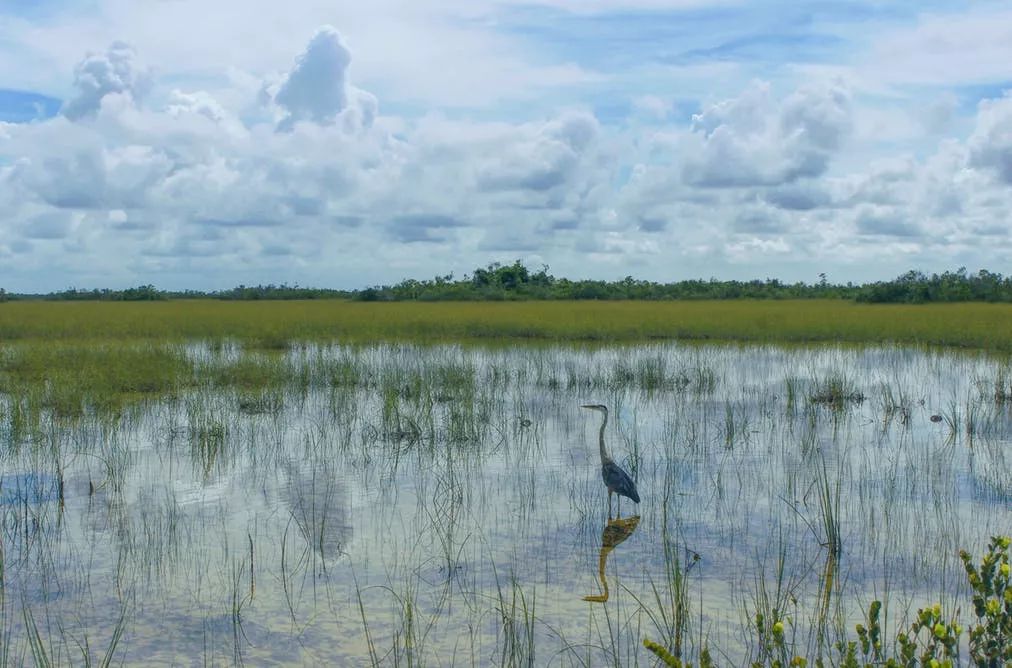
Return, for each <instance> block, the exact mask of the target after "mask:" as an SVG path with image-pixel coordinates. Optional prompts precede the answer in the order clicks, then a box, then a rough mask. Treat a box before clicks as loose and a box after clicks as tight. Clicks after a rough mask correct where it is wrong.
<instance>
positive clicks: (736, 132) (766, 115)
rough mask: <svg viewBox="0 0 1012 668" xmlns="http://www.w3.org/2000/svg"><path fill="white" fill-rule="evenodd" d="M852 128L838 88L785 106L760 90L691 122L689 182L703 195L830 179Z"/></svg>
mask: <svg viewBox="0 0 1012 668" xmlns="http://www.w3.org/2000/svg"><path fill="white" fill-rule="evenodd" d="M850 127H851V109H850V95H849V93H848V92H847V90H846V89H845V88H843V87H842V86H841V85H839V84H827V85H821V86H813V87H807V88H801V89H799V90H797V91H795V92H794V93H792V94H791V95H789V96H788V97H787V98H786V99H784V100H783V101H778V100H776V99H774V97H773V94H772V90H771V88H770V85H769V84H767V83H763V82H755V83H753V84H752V85H751V86H749V87H748V88H747V89H746V90H745V91H744V92H742V94H741V95H740V96H738V97H737V98H733V99H729V100H725V101H722V102H719V103H716V104H713V105H711V106H709V107H707V108H706V109H704V110H703V111H702V112H700V113H699V114H695V115H694V116H693V117H692V126H691V129H692V133H691V136H690V139H689V141H687V142H686V146H685V154H686V158H685V165H684V170H683V178H684V180H685V181H686V182H687V183H689V184H691V185H694V186H702V187H743V186H758V185H777V184H781V183H789V182H791V181H795V180H797V179H799V178H804V177H809V178H810V177H817V176H820V175H822V174H823V173H825V171H826V169H827V167H828V165H829V161H830V159H831V158H832V157H833V155H834V154H835V153H836V152H837V151H838V150H839V149H840V145H841V143H842V141H843V139H844V137H845V136H846V135H847V133H848V132H849V130H850Z"/></svg>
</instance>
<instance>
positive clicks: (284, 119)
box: [0, 0, 1012, 292]
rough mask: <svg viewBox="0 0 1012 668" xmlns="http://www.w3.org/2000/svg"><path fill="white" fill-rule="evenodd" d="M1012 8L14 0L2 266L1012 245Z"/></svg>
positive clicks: (470, 261)
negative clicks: (1011, 225)
mask: <svg viewBox="0 0 1012 668" xmlns="http://www.w3.org/2000/svg"><path fill="white" fill-rule="evenodd" d="M1010 221H1012V7H1009V6H1008V5H1007V3H1004V2H993V3H992V2H972V1H971V2H933V1H930V0H928V1H922V2H882V1H880V0H862V1H858V2H820V1H813V2H803V3H799V2H794V1H790V2H788V1H786V0H785V1H779V0H770V1H765V2H758V1H741V2H738V1H735V0H622V1H618V0H523V1H520V0H371V1H370V2H368V3H366V2H358V3H355V2H334V1H333V0H286V1H285V2H276V1H275V0H271V1H265V0H215V2H206V0H2V2H0V287H2V288H5V289H7V290H8V291H14V292H48V291H53V290H62V289H66V288H68V287H77V288H95V287H100V288H124V287H129V286H136V285H142V284H154V285H155V286H156V287H159V288H162V289H204V290H216V289H227V288H231V287H233V286H236V285H240V284H245V285H256V284H268V283H274V284H280V283H287V284H289V285H293V284H298V285H304V286H317V287H331V288H364V287H367V286H371V285H382V284H390V283H395V282H398V281H400V280H403V279H405V278H430V277H432V276H435V275H445V274H448V273H451V272H452V273H453V274H454V275H455V276H456V277H462V276H464V275H465V274H467V273H468V272H471V271H472V270H473V269H474V268H476V267H482V266H485V265H487V264H489V263H491V262H502V263H512V262H513V261H515V260H517V259H519V260H521V261H522V262H524V263H525V264H526V265H527V266H529V267H531V268H535V269H540V268H541V267H542V266H543V265H548V266H549V271H550V272H551V273H552V274H554V275H555V276H565V277H568V278H574V279H577V278H597V279H608V280H614V279H620V278H622V277H625V276H633V277H635V278H638V279H648V280H654V281H662V282H669V281H677V280H683V279H690V278H718V279H752V278H779V279H781V280H787V281H805V282H808V283H814V282H817V281H818V280H819V278H820V274H825V275H826V276H827V278H828V279H829V280H830V281H832V282H847V281H853V282H856V283H863V282H868V281H876V280H885V279H890V278H893V277H896V276H898V275H900V274H902V273H904V272H906V271H907V270H910V269H918V270H921V271H926V272H928V273H931V272H941V271H946V270H955V269H957V268H959V267H964V266H965V267H967V268H968V269H969V270H970V271H976V270H978V269H988V270H991V271H997V272H1000V273H1002V274H1008V273H1012V267H1010V258H1012V235H1010V234H1009V232H1010V230H1009V227H1010Z"/></svg>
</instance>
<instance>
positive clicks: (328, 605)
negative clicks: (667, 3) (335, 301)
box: [0, 342, 1012, 666]
mask: <svg viewBox="0 0 1012 668" xmlns="http://www.w3.org/2000/svg"><path fill="white" fill-rule="evenodd" d="M67 345H69V344H67ZM49 348H50V349H49V354H50V355H51V357H48V358H46V359H47V360H48V361H47V362H45V363H44V364H42V363H38V362H37V363H38V364H41V366H42V367H44V368H43V369H40V370H39V371H38V373H35V372H33V371H32V369H33V368H34V367H33V366H32V364H33V363H32V362H31V361H30V360H29V359H28V358H30V357H31V355H32V354H39V353H38V351H37V350H36V351H35V352H32V353H31V354H29V352H26V351H28V350H29V349H32V350H34V349H33V348H32V347H31V345H27V347H22V348H19V347H18V345H17V344H15V345H9V346H7V347H6V348H5V349H4V351H3V378H4V382H5V393H4V394H3V398H2V402H0V416H2V417H0V439H2V441H3V450H2V459H0V470H2V477H0V519H2V526H0V530H2V547H3V552H2V566H3V568H2V579H0V584H2V587H0V614H2V616H0V624H2V628H0V633H2V639H3V652H2V654H3V655H2V657H0V659H2V662H3V663H4V664H5V665H10V664H13V665H18V664H21V663H26V662H31V661H34V662H36V663H47V662H48V663H52V664H75V665H77V664H81V663H85V662H86V661H87V662H94V663H102V662H103V661H104V660H110V661H111V662H112V663H125V664H128V665H131V664H140V663H152V662H154V663H160V664H185V665H191V664H198V663H199V664H204V665H208V664H214V665H218V664H229V663H248V664H250V665H265V664H271V663H276V664H323V663H334V662H338V663H342V664H346V665H369V664H371V663H377V664H383V665H564V666H569V665H581V666H583V665H653V664H654V663H655V661H656V659H655V657H654V656H653V655H652V654H650V653H649V652H648V651H647V650H646V649H644V647H643V645H642V642H643V640H644V638H649V639H651V640H653V641H657V642H659V643H661V644H662V645H664V646H666V647H669V648H678V649H680V651H681V653H682V655H683V657H685V658H687V659H690V660H693V661H695V660H696V659H697V658H698V655H699V653H700V651H701V650H702V648H703V647H704V646H705V647H707V648H708V650H709V652H710V654H711V655H712V656H713V657H714V659H715V660H716V661H717V663H718V665H741V664H742V663H745V662H747V661H765V660H766V658H768V657H766V655H765V654H764V652H765V651H766V650H765V649H764V648H763V647H762V646H761V643H760V642H759V638H760V634H758V633H757V628H756V621H755V620H756V614H757V613H760V614H762V615H763V616H764V617H763V618H764V619H767V620H771V621H772V620H774V619H777V620H781V621H782V623H783V627H782V628H784V629H785V637H786V642H787V643H788V644H789V647H790V649H791V652H792V653H797V654H800V655H802V656H808V657H817V656H823V657H826V659H827V660H831V657H834V656H836V654H835V650H834V649H832V644H833V643H834V642H836V641H838V640H841V639H844V638H847V637H850V636H851V635H852V631H853V628H854V625H855V623H857V622H861V621H862V620H863V618H864V617H863V614H864V613H863V611H865V610H867V608H868V605H869V603H870V602H871V601H872V600H875V599H879V600H882V601H883V602H884V604H885V607H884V613H883V618H884V619H885V620H886V621H887V629H889V630H891V631H895V629H897V628H899V625H900V624H901V623H908V622H909V621H910V619H911V617H913V616H915V615H916V611H917V609H918V608H919V607H923V606H926V605H928V606H930V605H931V604H933V603H934V602H940V603H942V605H943V606H945V608H946V609H947V610H955V609H956V608H958V607H960V606H963V608H964V609H966V608H968V607H969V606H968V604H967V603H966V600H967V599H968V588H967V586H966V584H965V578H964V576H963V569H962V564H961V563H960V561H959V558H958V552H959V550H960V549H961V548H966V549H968V550H970V551H971V552H972V553H975V554H976V553H980V552H981V551H982V550H983V548H984V546H985V545H986V543H987V541H988V538H989V537H990V536H991V535H994V534H997V533H1007V532H1008V529H1009V527H1010V526H1012V462H1010V461H1009V457H1010V450H1009V448H1010V444H1012V413H1010V406H1012V371H1010V366H1009V362H1008V361H1007V359H1005V358H995V357H993V356H990V355H987V354H984V353H972V352H969V353H968V352H952V351H945V350H925V349H912V348H902V347H894V346H871V347H839V346H818V347H781V346H774V345H740V344H717V345H712V344H711V345H699V344H682V343H675V342H669V343H640V344H623V345H617V344H613V345H607V346H589V345H537V346H531V345H528V346H516V345H485V346H479V345H459V344H446V343H444V344H432V345H416V344H407V343H377V344H371V345H364V344H359V345H338V344H325V343H301V344H293V345H291V346H289V347H288V348H287V349H283V350H262V349H261V350H257V349H252V348H249V347H243V346H242V345H241V344H239V343H235V342H233V343H228V342H220V343H179V344H159V345H156V344H152V343H147V344H126V343H120V344H116V345H112V344H101V345H99V344H88V345H85V344H74V345H72V346H70V347H69V348H61V347H60V346H51V347H49ZM82 351H90V353H88V354H91V355H93V356H95V357H94V359H95V360H98V361H94V360H93V364H92V365H91V366H94V367H95V369H99V368H102V366H103V365H102V363H101V361H102V360H105V361H106V362H108V365H107V366H108V367H109V368H110V369H113V368H114V367H115V363H114V362H113V360H123V359H126V360H127V362H129V364H130V365H131V366H133V367H138V368H139V369H140V371H139V372H138V373H137V376H136V378H134V376H130V375H129V374H121V373H119V372H117V371H114V370H112V371H108V372H107V373H108V374H109V377H114V378H117V379H120V380H119V381H117V383H118V384H117V383H113V385H115V386H116V392H115V393H114V394H115V398H112V397H111V396H104V395H103V392H107V391H108V390H100V389H98V388H104V387H107V386H108V383H107V382H106V381H107V380H108V379H107V378H106V377H103V376H102V375H101V373H100V372H98V371H94V373H95V374H97V375H96V376H95V377H94V378H92V380H90V381H87V382H85V381H82V380H81V379H79V378H78V379H77V380H76V381H72V380H71V377H72V376H74V374H73V373H72V371H70V372H66V375H61V374H62V373H64V372H61V371H60V370H59V369H58V367H59V366H60V364H58V363H56V362H54V360H59V359H68V358H69V359H72V360H75V359H76V360H81V359H85V358H84V357H80V355H83V354H85V353H84V352H82ZM131 356H134V357H131ZM70 366H71V368H74V367H73V364H71V365H70ZM96 378H97V379H96ZM123 378H126V379H128V380H122V379H123ZM131 378H134V380H129V379H131ZM145 378H146V379H149V380H148V381H143V379H145ZM152 379H153V380H152ZM142 381H143V382H142ZM74 382H77V383H78V384H77V385H74V384H73V383H74ZM68 383H69V385H68ZM61 386H68V387H70V388H71V390H61V389H60V388H61ZM586 403H604V404H606V405H608V406H609V408H610V409H611V420H610V422H609V426H608V429H607V434H606V438H607V443H608V448H609V450H610V452H611V455H612V456H613V457H614V458H615V459H616V461H617V462H618V463H619V464H621V465H622V466H623V468H625V469H626V470H627V471H629V472H630V474H631V475H632V476H633V478H634V479H635V480H636V483H637V485H638V488H639V491H640V495H641V496H642V497H643V502H642V503H641V504H639V505H638V506H636V505H634V504H632V503H630V502H629V501H628V500H627V499H623V502H622V504H621V512H622V515H623V520H622V521H620V522H615V521H612V522H609V520H608V516H607V492H606V490H605V488H604V486H603V484H602V482H601V478H600V466H599V461H598V454H597V427H598V425H599V421H598V420H597V416H596V415H594V414H592V413H590V412H589V411H586V410H581V409H580V405H581V404H586ZM932 416H938V417H940V418H941V419H940V420H939V421H932V419H931V418H932ZM635 517H638V520H636V519H634V518H635ZM605 588H606V589H605ZM604 598H606V599H607V600H606V601H605V600H602V599H604Z"/></svg>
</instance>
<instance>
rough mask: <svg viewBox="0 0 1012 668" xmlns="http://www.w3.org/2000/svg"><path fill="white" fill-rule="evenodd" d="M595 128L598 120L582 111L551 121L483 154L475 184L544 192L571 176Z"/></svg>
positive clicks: (488, 188)
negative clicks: (503, 148) (496, 151)
mask: <svg viewBox="0 0 1012 668" xmlns="http://www.w3.org/2000/svg"><path fill="white" fill-rule="evenodd" d="M598 131H599V126H598V123H597V120H596V119H595V118H594V117H593V116H591V115H589V114H585V113H574V114H567V115H565V116H563V117H562V118H560V119H557V120H554V121H550V122H548V123H546V124H544V126H542V127H541V128H540V129H539V130H538V131H537V133H536V134H534V135H533V136H531V137H530V138H528V139H526V140H522V141H519V142H516V143H512V144H511V145H510V146H508V147H507V149H506V151H505V152H503V153H499V154H492V155H489V156H486V157H485V158H484V160H483V164H482V165H481V166H480V167H479V169H478V187H479V188H481V189H482V190H489V191H494V190H534V191H545V190H549V189H551V188H555V187H557V186H560V185H562V184H564V183H566V182H567V181H568V180H569V179H570V178H571V177H572V176H573V175H574V173H575V172H576V170H577V168H578V167H579V165H580V162H581V160H582V159H583V158H584V156H585V155H586V153H587V151H588V150H589V148H590V147H591V144H592V143H593V141H594V139H595V137H596V136H597V134H598Z"/></svg>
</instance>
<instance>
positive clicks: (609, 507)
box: [608, 489, 611, 520]
mask: <svg viewBox="0 0 1012 668" xmlns="http://www.w3.org/2000/svg"><path fill="white" fill-rule="evenodd" d="M608 519H609V520H610V519H611V490H610V489H609V490H608Z"/></svg>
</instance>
